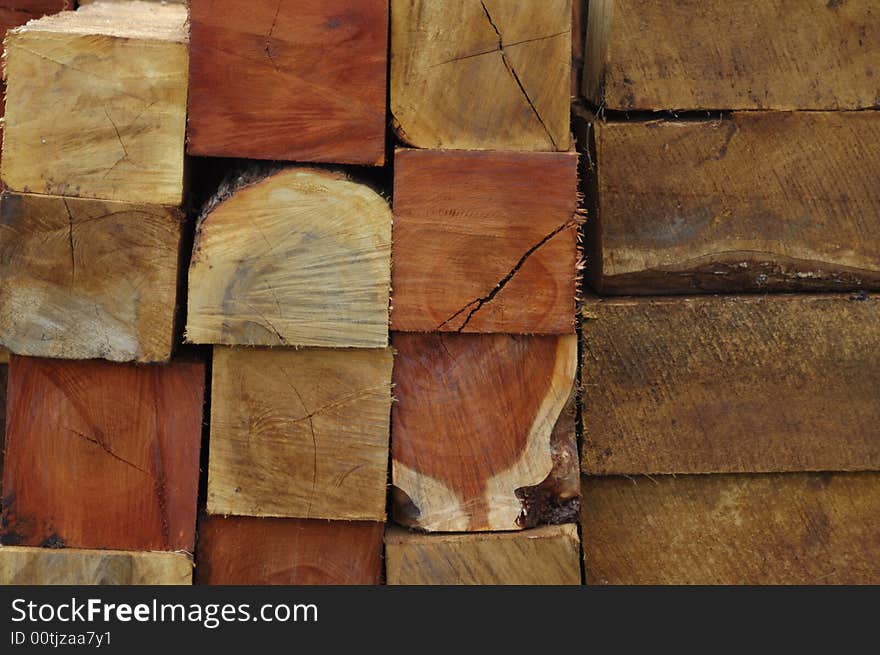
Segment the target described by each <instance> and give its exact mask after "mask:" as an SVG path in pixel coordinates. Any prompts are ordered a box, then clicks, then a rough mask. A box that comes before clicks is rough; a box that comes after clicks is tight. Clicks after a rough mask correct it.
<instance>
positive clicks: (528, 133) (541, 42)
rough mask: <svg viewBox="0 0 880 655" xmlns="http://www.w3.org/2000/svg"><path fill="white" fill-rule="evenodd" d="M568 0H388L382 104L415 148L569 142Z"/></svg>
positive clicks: (558, 146)
mask: <svg viewBox="0 0 880 655" xmlns="http://www.w3.org/2000/svg"><path fill="white" fill-rule="evenodd" d="M571 17H572V9H571V0H521V1H519V2H507V1H505V0H482V1H481V0H446V1H445V2H434V1H433V0H391V113H392V114H393V120H394V123H393V124H394V128H395V131H396V132H397V135H398V136H399V137H400V138H401V139H402V140H403V141H404V142H406V143H408V144H409V145H412V146H416V147H418V148H456V149H463V150H562V151H565V150H568V149H569V147H570V144H571V135H570V130H569V100H570V97H569V85H570V84H569V78H570V71H571Z"/></svg>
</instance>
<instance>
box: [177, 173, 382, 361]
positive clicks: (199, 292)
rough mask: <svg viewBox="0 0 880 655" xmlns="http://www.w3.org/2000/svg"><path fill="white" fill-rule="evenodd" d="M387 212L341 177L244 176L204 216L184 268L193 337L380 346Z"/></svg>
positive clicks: (367, 190)
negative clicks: (187, 275)
mask: <svg viewBox="0 0 880 655" xmlns="http://www.w3.org/2000/svg"><path fill="white" fill-rule="evenodd" d="M390 286H391V209H390V208H389V207H388V203H387V202H385V200H384V199H383V198H382V197H381V196H379V194H377V193H376V192H374V191H373V190H372V189H370V188H368V187H367V186H365V185H362V184H358V183H355V182H352V181H350V180H349V179H348V178H346V177H345V176H344V175H342V174H339V173H333V172H329V171H324V170H316V169H310V168H290V169H284V170H281V171H280V172H275V173H273V174H270V175H269V176H268V177H265V178H262V179H260V178H259V176H257V177H256V178H254V177H249V176H244V177H243V178H241V179H240V180H238V181H237V182H233V183H232V185H231V186H226V187H224V188H223V189H221V192H220V194H219V195H218V197H217V198H216V199H215V200H214V201H213V202H211V203H209V205H208V207H207V208H206V210H205V212H204V213H203V215H202V217H201V219H200V221H199V227H198V230H197V234H196V242H195V250H194V253H193V258H192V263H191V265H190V271H189V299H188V316H187V327H186V336H187V339H188V340H189V341H191V342H193V343H214V344H228V345H262V346H279V345H281V346H327V347H337V348H338V347H362V348H381V347H384V346H387V345H388V311H389V294H390Z"/></svg>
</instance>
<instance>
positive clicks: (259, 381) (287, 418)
mask: <svg viewBox="0 0 880 655" xmlns="http://www.w3.org/2000/svg"><path fill="white" fill-rule="evenodd" d="M391 366H392V351H391V349H390V348H384V349H376V350H374V349H357V350H334V349H325V348H307V349H302V350H279V349H277V348H276V349H271V348H258V349H254V348H225V347H216V348H215V349H214V367H213V383H212V396H211V450H210V464H209V467H208V511H209V512H211V513H212V514H237V515H247V516H289V517H303V518H325V519H364V520H376V521H384V520H385V493H386V488H387V480H388V438H389V431H390V425H389V422H390V413H391Z"/></svg>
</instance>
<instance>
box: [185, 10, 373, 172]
mask: <svg viewBox="0 0 880 655" xmlns="http://www.w3.org/2000/svg"><path fill="white" fill-rule="evenodd" d="M190 21H191V30H192V37H191V53H190V94H189V143H188V151H189V153H190V154H193V155H213V156H227V157H248V158H251V159H279V160H289V161H313V162H329V163H343V164H376V165H381V164H382V163H383V160H384V157H385V131H386V124H387V121H386V104H385V103H386V97H387V81H386V76H387V73H386V70H387V58H388V54H387V53H388V0H297V2H282V1H281V0H248V1H247V2H241V1H240V0H192V1H191V2H190Z"/></svg>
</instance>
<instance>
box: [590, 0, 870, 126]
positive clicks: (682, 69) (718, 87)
mask: <svg viewBox="0 0 880 655" xmlns="http://www.w3.org/2000/svg"><path fill="white" fill-rule="evenodd" d="M683 26H687V28H686V29H682V27H683ZM636 35H637V36H636ZM878 43H880V21H878V20H877V5H876V3H875V2H874V0H848V1H847V2H839V1H837V0H832V1H828V0H747V1H746V2H727V0H683V1H678V2H668V0H591V1H590V11H589V17H588V26H587V56H586V65H585V66H584V95H585V96H586V97H587V98H589V99H590V100H591V101H592V102H593V103H594V104H595V105H597V106H602V107H605V108H607V109H619V110H630V109H645V110H647V109H783V110H793V109H864V108H868V107H876V106H880V85H878V84H877V81H876V77H875V75H876V74H877V72H878V71H877V60H878V57H880V46H878Z"/></svg>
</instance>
